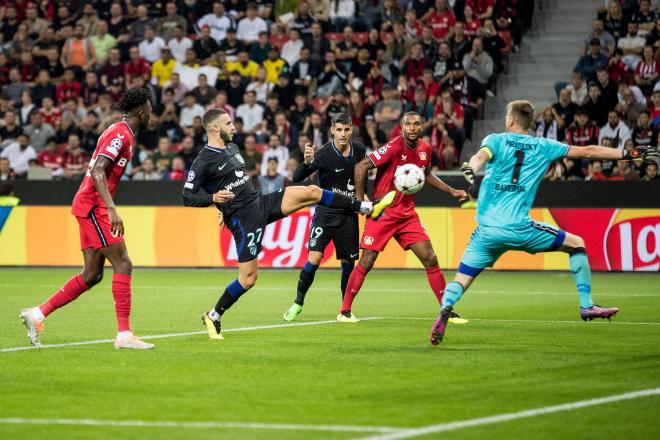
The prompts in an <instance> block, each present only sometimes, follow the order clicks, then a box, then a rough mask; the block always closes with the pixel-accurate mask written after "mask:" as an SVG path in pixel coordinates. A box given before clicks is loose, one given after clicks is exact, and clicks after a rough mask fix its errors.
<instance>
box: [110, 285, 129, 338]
mask: <svg viewBox="0 0 660 440" xmlns="http://www.w3.org/2000/svg"><path fill="white" fill-rule="evenodd" d="M112 296H113V297H114V299H115V312H116V313H117V331H120V332H128V331H131V326H130V324H129V316H130V315H131V276H130V275H125V274H123V273H116V274H114V275H112Z"/></svg>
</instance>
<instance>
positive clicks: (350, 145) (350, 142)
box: [330, 139, 353, 160]
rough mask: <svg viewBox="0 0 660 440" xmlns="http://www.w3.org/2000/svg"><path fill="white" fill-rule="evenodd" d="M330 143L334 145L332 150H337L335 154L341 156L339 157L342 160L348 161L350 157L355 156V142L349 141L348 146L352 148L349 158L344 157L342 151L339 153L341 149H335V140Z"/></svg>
mask: <svg viewBox="0 0 660 440" xmlns="http://www.w3.org/2000/svg"><path fill="white" fill-rule="evenodd" d="M330 143H331V144H332V148H333V149H334V150H335V153H337V154H338V155H339V157H341V158H342V159H344V160H346V159H348V158H349V157H351V156H353V142H352V141H348V146H349V147H351V154H349V155H348V156H344V155H343V154H341V151H339V148H337V147H335V141H334V139H333V140H332V141H331V142H330Z"/></svg>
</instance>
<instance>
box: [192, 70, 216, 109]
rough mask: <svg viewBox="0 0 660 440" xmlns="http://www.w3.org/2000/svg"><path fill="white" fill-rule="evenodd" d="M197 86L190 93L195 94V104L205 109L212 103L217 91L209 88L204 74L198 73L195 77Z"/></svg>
mask: <svg viewBox="0 0 660 440" xmlns="http://www.w3.org/2000/svg"><path fill="white" fill-rule="evenodd" d="M197 84H198V85H197V87H195V88H194V89H192V93H194V94H195V98H196V99H197V102H198V103H199V104H200V105H201V106H203V107H206V106H208V105H209V104H210V103H211V101H213V99H215V95H217V94H218V91H217V90H216V88H215V87H211V86H210V85H209V82H208V79H207V77H206V74H204V73H200V74H199V76H198V77H197Z"/></svg>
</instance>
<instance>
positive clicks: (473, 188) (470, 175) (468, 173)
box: [461, 162, 479, 200]
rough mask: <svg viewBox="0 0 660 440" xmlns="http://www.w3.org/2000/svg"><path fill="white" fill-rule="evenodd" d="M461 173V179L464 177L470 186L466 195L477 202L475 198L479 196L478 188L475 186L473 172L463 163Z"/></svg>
mask: <svg viewBox="0 0 660 440" xmlns="http://www.w3.org/2000/svg"><path fill="white" fill-rule="evenodd" d="M461 173H463V177H465V180H467V181H468V183H469V184H470V186H468V189H467V193H468V194H469V195H470V198H471V199H473V200H477V196H478V195H479V187H478V186H477V185H476V184H475V180H474V170H473V169H472V168H471V167H470V165H468V163H467V162H463V165H462V166H461Z"/></svg>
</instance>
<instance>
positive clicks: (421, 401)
mask: <svg viewBox="0 0 660 440" xmlns="http://www.w3.org/2000/svg"><path fill="white" fill-rule="evenodd" d="M73 273H74V271H73V270H71V269H67V270H64V269H52V270H50V269H31V270H25V269H2V270H0V304H1V305H2V306H1V307H0V438H7V439H9V438H27V437H30V438H49V439H60V438H61V439H78V438H122V439H146V438H158V439H164V438H165V439H170V438H180V439H189V438H195V439H206V438H208V439H217V438H241V439H273V438H285V439H317V438H328V439H353V438H369V437H371V436H376V437H378V436H381V435H384V434H387V432H388V431H387V430H388V429H392V430H393V431H392V432H393V433H395V434H397V433H402V432H403V433H405V431H394V430H396V429H409V428H420V427H426V426H429V425H434V424H440V423H449V422H457V421H462V420H468V419H476V418H481V417H487V416H494V415H498V414H504V413H512V412H517V411H522V410H528V409H535V408H544V407H548V406H553V405H558V404H564V403H571V402H577V401H583V400H588V399H593V398H599V397H604V396H611V395H617V394H621V393H626V392H631V391H637V390H647V389H653V388H657V387H660V276H659V275H658V274H602V273H598V274H594V289H593V290H594V299H595V301H596V302H597V303H599V304H602V305H607V306H617V307H620V308H621V312H620V313H619V315H618V316H617V317H616V318H615V319H614V320H613V321H612V322H611V323H609V322H607V321H598V322H596V321H594V322H591V323H584V322H582V321H581V320H580V319H579V316H578V299H577V294H576V293H575V292H574V287H573V284H572V281H571V279H570V276H569V274H568V273H551V272H546V273H540V272H521V273H511V272H486V273H484V274H483V275H481V276H480V277H479V279H478V280H477V281H476V283H475V284H474V286H473V288H472V289H471V290H470V291H469V292H468V293H467V294H466V295H465V297H464V298H463V301H461V302H460V303H459V305H458V307H457V310H458V312H459V313H461V315H462V316H463V317H465V318H468V319H470V320H471V322H470V323H469V324H467V325H450V327H449V329H448V332H447V336H446V339H445V341H444V342H443V343H442V344H441V345H440V346H437V347H432V346H430V345H429V343H428V341H427V335H428V330H429V328H430V326H431V324H432V321H433V318H434V317H435V315H436V313H437V311H438V307H437V304H436V300H435V297H434V296H433V294H432V293H431V291H430V289H429V288H428V285H427V282H426V277H425V274H424V272H423V271H383V270H374V271H373V272H372V273H371V274H370V275H369V277H368V278H367V280H366V282H365V285H364V289H363V291H362V292H361V293H360V295H359V296H358V297H357V299H356V302H355V307H354V312H355V314H356V315H357V316H359V317H360V318H366V317H376V318H379V319H372V320H365V321H362V322H360V323H358V324H339V323H331V322H323V321H331V320H333V319H334V318H335V316H336V314H337V308H338V306H339V297H340V294H339V288H338V284H339V272H338V271H332V270H327V271H325V270H322V271H319V273H318V274H317V277H316V282H315V284H314V285H313V286H312V290H311V291H310V293H309V294H308V296H307V302H306V305H305V308H304V310H303V313H302V314H301V315H300V316H299V317H298V320H297V321H296V323H298V322H301V323H302V322H310V323H314V325H307V326H288V325H285V326H281V327H274V328H261V329H259V328H257V329H252V330H250V331H248V330H246V329H245V328H249V327H260V326H270V325H280V324H288V323H284V322H283V321H282V319H281V316H282V313H283V312H284V311H285V310H286V309H287V308H288V306H289V305H290V304H291V302H292V301H293V298H294V296H295V294H294V291H295V286H296V283H297V277H298V274H297V272H295V271H263V272H262V273H261V275H260V279H259V282H258V284H257V286H256V287H255V288H254V289H253V290H252V291H250V292H249V293H248V294H246V295H245V296H244V297H243V298H242V299H241V301H239V302H238V303H237V305H236V306H235V307H234V308H233V309H232V310H230V311H229V312H228V313H227V314H226V315H225V317H224V321H223V326H224V328H225V329H237V330H236V331H232V332H229V331H228V332H227V333H226V334H225V340H224V341H212V340H210V339H208V338H207V337H206V335H205V334H192V335H187V336H181V335H179V336H170V337H163V338H156V339H153V340H152V341H151V342H154V343H155V344H156V349H155V350H154V351H146V352H134V351H119V350H115V349H114V348H113V347H112V345H111V344H110V343H95V344H90V345H78V346H63V347H59V348H51V349H31V350H25V351H7V350H6V349H7V348H9V347H20V346H26V345H27V338H26V336H25V330H24V328H23V326H22V324H21V322H20V320H19V318H18V314H19V311H20V309H21V308H23V307H26V306H32V305H35V304H36V303H37V302H39V301H41V300H43V299H45V298H46V297H47V296H48V295H50V294H51V293H52V292H53V291H55V290H56V289H58V288H59V287H60V286H61V285H62V284H63V282H64V281H66V279H68V277H69V276H71V274H73ZM446 275H447V277H448V278H451V277H452V276H453V274H452V273H448V274H446ZM110 277H111V272H110V271H109V270H108V271H106V279H105V280H104V281H103V282H102V284H100V285H99V286H97V287H96V288H95V289H94V290H93V291H91V292H87V293H85V294H84V295H83V296H82V297H80V298H79V299H78V300H77V301H76V302H74V303H72V304H70V305H69V306H67V307H65V308H63V309H61V310H58V311H56V312H55V313H54V314H53V315H51V317H49V319H48V320H47V321H46V331H45V333H44V335H43V337H42V342H43V343H44V344H66V343H70V342H76V341H94V340H99V339H112V338H113V337H114V335H115V318H114V307H113V304H112V295H111V293H110ZM234 277H235V272H234V271H210V270H146V269H137V270H135V272H134V275H133V286H134V289H133V313H132V324H133V328H134V331H135V332H136V333H137V334H138V335H141V336H144V335H164V334H177V333H188V332H195V331H203V330H204V328H203V327H202V326H201V321H200V315H201V313H202V312H203V311H205V310H207V309H208V308H209V307H210V306H211V305H213V304H214V303H215V301H216V300H217V297H218V295H219V294H220V293H221V292H222V290H223V289H224V286H225V285H226V284H227V283H228V282H229V281H231V280H232V279H233V278H234ZM241 329H242V330H241ZM658 408H660V395H658V394H655V395H652V396H646V397H640V398H636V399H632V400H625V401H617V402H613V403H607V404H602V405H597V406H590V407H587V408H576V409H571V410H568V411H563V412H556V413H551V414H541V415H536V416H534V417H528V418H517V419H515V420H510V421H502V422H499V423H493V424H478V425H477V426H472V427H464V428H460V429H459V428H456V429H452V430H449V431H447V432H443V433H437V432H436V433H432V434H428V435H422V436H414V435H413V434H410V436H409V437H410V438H423V439H429V438H452V439H453V438H457V439H458V438H460V439H484V438H489V439H490V438H507V439H512V438H513V439H516V438H541V439H545V438H547V439H558V438H559V439H565V438H585V439H587V438H594V437H600V436H601V435H604V436H606V437H608V438H626V439H628V438H640V439H648V438H660V418H659V417H658V416H659V415H660V412H659V410H658ZM12 418H16V419H20V420H18V421H20V422H21V423H10V420H9V419H12ZM34 419H41V423H42V424H36V423H35V420H34ZM56 419H72V420H70V421H69V422H67V424H58V425H53V424H52V423H54V422H55V421H56ZM82 419H91V421H88V422H83V421H82ZM108 420H111V421H117V422H126V421H130V423H128V424H127V425H126V426H121V424H119V425H118V426H108V424H107V423H103V421H108ZM14 422H17V420H14ZM28 422H29V423H28ZM60 422H61V421H60ZM148 422H157V423H155V424H154V425H147V426H135V425H137V424H139V423H143V424H148ZM162 422H168V423H171V424H170V426H167V425H166V424H164V423H162ZM198 422H212V423H214V424H209V425H200V424H195V423H198ZM82 423H101V424H100V425H93V426H88V425H83V424H82ZM227 423H236V424H239V425H231V424H229V425H228V424H227ZM259 424H266V425H259ZM272 424H274V425H272ZM281 424H287V425H288V424H293V425H295V426H290V427H288V428H290V429H275V428H286V426H284V425H281ZM298 425H305V426H298ZM345 426H349V428H346V429H347V430H346V431H342V430H340V429H344V428H341V427H345ZM351 427H352V428H351ZM373 427H383V428H382V430H381V431H380V432H379V431H377V430H376V429H374V430H373V432H372V431H370V430H371V429H372V428H373ZM350 429H353V430H350ZM377 429H379V428H377ZM402 438H408V437H406V436H404V437H402Z"/></svg>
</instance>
